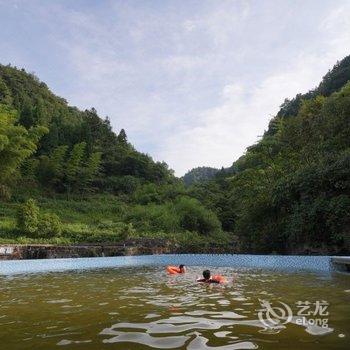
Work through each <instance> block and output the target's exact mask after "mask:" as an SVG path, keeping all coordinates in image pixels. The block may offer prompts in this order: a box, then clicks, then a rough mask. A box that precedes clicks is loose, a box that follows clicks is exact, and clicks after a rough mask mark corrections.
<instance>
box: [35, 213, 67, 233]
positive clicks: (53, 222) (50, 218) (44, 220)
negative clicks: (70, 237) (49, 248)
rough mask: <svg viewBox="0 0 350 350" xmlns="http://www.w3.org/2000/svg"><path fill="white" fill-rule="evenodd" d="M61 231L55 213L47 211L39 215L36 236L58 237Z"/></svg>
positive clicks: (60, 225) (58, 219)
mask: <svg viewBox="0 0 350 350" xmlns="http://www.w3.org/2000/svg"><path fill="white" fill-rule="evenodd" d="M61 233H62V223H61V220H60V218H59V217H58V216H57V215H56V214H52V213H47V214H43V215H41V217H40V220H39V225H38V232H37V234H38V236H39V237H43V238H51V237H58V236H60V235H61Z"/></svg>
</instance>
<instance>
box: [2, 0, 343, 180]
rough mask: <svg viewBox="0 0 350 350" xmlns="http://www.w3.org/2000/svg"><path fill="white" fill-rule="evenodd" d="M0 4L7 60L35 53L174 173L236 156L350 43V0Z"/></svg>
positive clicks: (64, 84) (31, 58) (74, 96)
mask: <svg viewBox="0 0 350 350" xmlns="http://www.w3.org/2000/svg"><path fill="white" fill-rule="evenodd" d="M0 4H4V5H3V8H4V7H6V8H5V9H4V10H6V11H7V12H6V11H2V12H1V13H0V19H1V20H2V26H3V28H4V30H2V31H1V32H0V39H1V40H2V42H4V45H5V46H4V47H5V48H6V50H3V51H2V53H0V58H2V59H3V60H5V63H7V62H9V61H11V62H13V63H15V64H20V65H22V64H23V62H26V61H27V62H28V64H24V65H25V67H26V68H27V69H28V70H29V71H35V72H37V73H38V74H39V77H40V79H42V80H43V81H45V82H48V83H49V85H50V86H51V87H52V88H53V91H54V92H56V93H58V94H59V95H61V96H63V97H64V98H66V99H67V100H68V101H69V102H70V103H71V104H72V105H77V106H78V107H80V108H90V107H92V106H94V107H96V108H97V110H98V112H99V113H100V114H101V115H102V116H104V115H109V116H110V118H111V121H112V125H113V126H114V128H115V130H116V131H117V130H118V129H120V128H122V127H123V128H125V129H126V131H127V133H128V136H129V139H130V141H131V142H132V143H133V144H134V145H135V146H136V148H138V149H140V150H141V151H143V152H147V153H150V154H151V155H152V156H154V158H156V159H157V160H165V161H166V162H167V163H168V164H169V166H170V167H171V168H173V169H175V170H176V174H177V175H182V174H183V173H184V172H185V171H187V170H189V169H191V168H193V167H196V166H201V165H209V166H217V167H221V166H229V165H231V164H232V162H233V161H234V160H235V159H237V158H238V157H239V156H240V155H242V153H243V152H244V150H245V148H246V147H247V146H249V145H251V144H252V143H254V142H256V140H257V139H258V136H259V135H262V134H263V132H264V129H266V127H267V125H268V121H269V120H270V118H271V115H273V114H275V113H276V112H277V111H278V108H279V105H280V104H281V103H282V102H283V100H284V98H286V97H290V98H292V97H294V96H295V94H297V93H299V92H306V91H308V90H309V89H312V88H313V87H315V86H316V85H317V84H318V82H319V81H320V79H321V77H322V76H323V75H324V74H325V73H326V72H327V70H328V69H329V68H331V67H332V65H333V64H334V63H335V62H336V61H337V60H339V59H341V58H343V57H344V56H346V55H347V54H349V53H350V50H349V48H350V16H349V13H350V3H349V2H348V1H341V0H339V1H337V2H336V3H334V2H333V1H330V0H324V1H322V2H321V1H320V2H318V1H317V2H312V1H310V2H303V6H300V4H299V3H298V2H295V1H283V2H276V1H269V0H267V1H264V2H259V1H239V0H235V1H231V0H227V1H225V0H223V1H216V2H215V1H206V0H203V1H192V0H189V1H185V2H182V3H181V2H180V4H179V2H171V1H169V2H167V1H164V2H159V4H158V5H157V6H153V5H152V4H151V3H150V2H143V3H140V4H138V6H135V5H133V3H132V2H125V1H113V2H97V3H94V4H90V3H86V4H85V5H84V6H81V5H79V3H74V2H69V1H61V2H59V3H58V2H54V3H53V2H47V1H41V0H33V1H32V2H27V1H25V2H23V1H18V2H16V4H18V10H13V6H11V5H7V3H6V2H1V0H0ZM90 6H91V7H90ZM3 8H2V9H3ZM2 13H3V14H4V15H3V16H2ZM11 16H16V17H11ZM17 17H18V20H17V21H12V22H11V23H10V24H9V22H8V21H7V19H8V18H17ZM16 22H17V23H21V24H22V25H21V26H18V25H16ZM23 28H25V29H23ZM9 29H10V30H11V34H12V37H11V40H8V35H6V33H7V32H8V30H9ZM23 37H25V38H30V42H29V40H27V42H24V40H23V39H22V38H23ZM12 56H13V57H12ZM11 57H12V59H10V58H11Z"/></svg>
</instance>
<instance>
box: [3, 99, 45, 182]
mask: <svg viewBox="0 0 350 350" xmlns="http://www.w3.org/2000/svg"><path fill="white" fill-rule="evenodd" d="M17 121H18V117H17V114H16V112H14V111H13V110H11V109H9V107H7V106H4V105H0V159H1V162H0V185H1V186H7V185H8V184H10V183H13V181H14V180H15V179H16V178H17V177H18V176H19V175H20V171H19V170H20V166H21V164H22V163H23V161H24V160H25V159H26V158H28V157H29V156H30V155H32V154H33V153H34V152H35V151H36V149H37V145H38V142H39V140H40V138H41V137H42V136H43V135H44V134H45V133H46V132H47V129H46V128H44V127H36V128H31V129H30V130H27V129H26V128H24V127H23V126H21V125H18V124H17Z"/></svg>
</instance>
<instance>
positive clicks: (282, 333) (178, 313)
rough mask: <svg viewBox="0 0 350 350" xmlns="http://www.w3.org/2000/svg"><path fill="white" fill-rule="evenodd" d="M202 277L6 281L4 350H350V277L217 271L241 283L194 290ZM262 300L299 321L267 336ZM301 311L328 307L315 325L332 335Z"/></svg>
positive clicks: (104, 275) (68, 276)
mask: <svg viewBox="0 0 350 350" xmlns="http://www.w3.org/2000/svg"><path fill="white" fill-rule="evenodd" d="M201 271H202V268H200V267H198V268H195V267H193V268H190V272H189V273H187V274H186V275H184V276H168V275H166V273H165V271H164V268H162V267H147V268H140V267H137V268H136V267H135V268H118V269H105V270H95V271H79V272H62V273H47V274H36V275H34V274H33V275H27V276H25V275H19V276H14V277H0V293H1V294H0V348H1V349H4V350H5V349H6V350H11V349H35V350H39V349H60V348H62V349H84V350H85V349H86V350H88V349H96V350H97V349H123V350H125V349H151V348H157V349H189V350H195V349H221V350H229V349H298V348H302V349H303V350H306V349H348V348H349V339H350V303H349V301H350V277H349V276H346V275H341V274H333V275H329V274H328V275H322V274H312V273H304V274H303V273H295V274H290V273H282V272H279V273H276V272H272V271H269V270H252V269H242V270H239V269H232V268H230V269H229V268H217V269H215V271H214V272H219V273H222V274H224V275H225V276H228V277H229V279H230V280H231V281H232V276H233V275H234V274H235V273H237V274H238V275H237V277H236V282H235V283H232V282H231V283H229V284H228V285H226V286H218V285H210V286H208V285H202V284H198V283H196V282H194V281H195V279H196V277H198V276H199V275H200V273H201ZM259 299H261V300H267V301H269V302H271V303H272V304H273V305H276V306H277V305H278V302H279V301H282V302H284V303H286V304H287V305H289V306H290V307H291V309H292V311H293V315H294V318H293V319H292V320H291V321H290V322H287V323H285V324H282V321H283V320H280V323H277V324H276V325H272V326H270V327H267V326H264V325H263V324H262V323H261V321H260V320H259V317H258V311H259V310H262V307H261V305H260V302H259ZM298 301H303V302H305V301H309V302H311V303H315V302H316V301H326V302H327V303H328V304H329V306H328V307H327V310H323V312H328V313H329V314H328V316H327V317H325V316H313V317H314V318H315V317H318V318H320V319H322V320H324V319H325V318H327V320H326V321H328V327H327V326H325V327H315V326H313V327H310V326H309V327H307V326H306V325H305V326H303V325H298V324H296V319H295V313H296V312H297V311H298V310H300V309H298V308H297V306H296V302H298ZM279 305H281V304H279ZM310 309H315V306H312V307H311V308H310ZM262 315H264V314H262ZM309 318H310V317H309ZM276 322H277V321H276Z"/></svg>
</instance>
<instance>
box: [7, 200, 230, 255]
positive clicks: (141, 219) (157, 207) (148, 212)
mask: <svg viewBox="0 0 350 350" xmlns="http://www.w3.org/2000/svg"><path fill="white" fill-rule="evenodd" d="M35 201H36V204H37V206H38V207H39V208H40V213H41V215H45V214H55V215H57V216H58V217H59V219H60V225H61V232H60V234H59V235H54V236H47V237H43V236H41V235H40V232H39V234H28V233H24V232H23V231H21V230H20V228H19V227H18V220H17V216H18V211H19V208H20V207H21V206H22V205H23V204H22V203H23V199H22V198H18V199H17V200H13V201H11V202H1V203H0V243H21V244H27V243H48V244H77V243H117V242H122V241H125V240H128V239H140V238H143V239H145V238H146V239H147V238H149V239H159V240H168V241H170V242H172V243H174V244H178V245H180V246H182V247H184V248H185V247H189V248H193V249H196V247H197V248H198V247H208V246H210V245H215V246H218V245H219V246H220V245H222V246H223V247H224V246H227V245H229V244H230V237H229V235H228V234H226V233H223V232H222V231H221V230H220V228H219V227H217V223H216V221H215V220H214V222H212V220H213V219H212V217H211V215H210V212H209V213H208V212H206V211H203V212H201V211H199V212H198V208H197V207H195V209H194V207H193V208H192V210H191V205H192V204H193V200H192V199H189V198H183V199H182V200H181V201H178V202H176V203H173V202H169V203H163V204H148V205H140V204H134V203H127V202H125V201H123V199H122V198H120V197H117V196H112V195H99V196H88V197H86V198H79V197H75V198H69V199H68V198H67V197H66V196H61V197H59V196H56V197H54V198H49V197H42V196H38V197H37V198H36V199H35ZM193 211H194V212H193ZM196 211H197V212H196ZM196 226H197V228H198V230H202V231H203V232H202V233H200V232H196V231H195V230H194V229H195V228H196ZM191 228H192V231H191V230H190V229H191ZM204 231H208V232H204Z"/></svg>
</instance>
